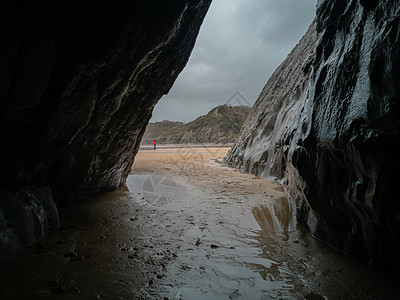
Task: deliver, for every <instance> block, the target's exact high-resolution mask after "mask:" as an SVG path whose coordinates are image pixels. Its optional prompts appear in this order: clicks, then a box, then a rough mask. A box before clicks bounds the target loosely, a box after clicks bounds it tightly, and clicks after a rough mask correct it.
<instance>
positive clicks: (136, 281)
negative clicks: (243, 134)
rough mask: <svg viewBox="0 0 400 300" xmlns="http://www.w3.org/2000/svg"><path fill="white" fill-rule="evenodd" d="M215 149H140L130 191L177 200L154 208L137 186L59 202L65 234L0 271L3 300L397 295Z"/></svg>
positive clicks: (278, 194) (280, 194) (273, 190)
mask: <svg viewBox="0 0 400 300" xmlns="http://www.w3.org/2000/svg"><path fill="white" fill-rule="evenodd" d="M213 151H216V152H214V154H213V153H212V152H211V153H210V152H206V151H204V150H203V151H199V150H197V151H196V150H194V149H192V150H191V151H188V152H181V153H168V152H172V151H171V150H169V151H165V152H166V153H161V151H160V153H159V152H158V153H157V154H154V153H144V154H143V155H142V154H141V153H140V152H139V154H138V157H137V161H136V163H135V166H136V167H135V174H140V175H135V176H136V177H133V178H132V177H131V176H129V178H128V185H129V186H132V184H133V185H134V184H135V183H138V185H139V186H142V187H143V183H145V182H146V180H147V179H148V178H153V179H152V180H153V183H154V184H155V185H154V186H155V187H157V186H158V185H157V183H158V182H161V181H159V180H158V179H160V178H161V179H162V178H164V177H165V176H168V178H172V179H173V180H174V181H175V183H176V188H177V189H178V191H177V193H176V194H175V195H176V196H174V199H173V201H171V202H170V203H169V204H168V205H162V206H154V205H152V203H154V202H153V198H152V197H151V194H150V193H149V194H148V195H146V196H145V195H143V193H142V191H141V190H138V189H136V191H135V192H112V193H108V194H104V195H102V196H101V197H97V198H96V199H93V200H91V201H86V202H79V203H75V204H73V205H69V206H66V207H61V208H60V216H61V220H62V222H61V230H60V231H59V232H56V233H53V234H51V235H50V236H48V237H47V238H46V239H44V240H43V241H42V244H41V245H42V248H44V249H46V251H37V250H36V251H35V250H33V249H32V250H31V251H28V252H25V253H20V254H19V255H18V256H16V257H15V258H14V261H13V262H12V263H2V264H0V298H1V299H21V298H28V299H58V298H60V299H61V298H62V299H102V298H104V299H282V298H285V299H304V298H305V299H321V298H322V297H328V299H379V298H382V299H392V298H395V297H396V296H397V295H398V294H399V292H400V291H399V289H398V286H397V285H396V284H395V283H394V282H393V281H391V280H390V279H388V278H387V277H386V276H385V275H383V274H380V273H378V272H376V271H375V270H373V269H370V268H368V267H366V266H364V265H362V264H360V263H358V262H356V261H354V260H352V259H350V258H349V257H347V256H344V255H342V254H341V253H339V252H336V251H334V250H332V248H330V247H327V246H326V245H325V244H323V243H320V242H319V241H318V240H316V239H314V238H313V237H312V236H311V235H310V234H309V233H308V232H307V231H305V230H303V229H302V228H301V227H296V225H295V223H294V220H293V218H292V215H291V214H288V209H289V203H288V201H287V199H286V197H285V195H286V194H285V192H284V191H283V189H282V187H281V186H280V185H279V184H277V183H275V182H272V181H268V180H264V179H262V178H260V177H256V176H253V175H249V174H242V173H239V172H236V171H234V170H232V169H231V168H227V167H224V166H222V165H221V164H219V163H217V162H216V161H214V160H212V161H210V160H209V158H214V159H215V158H217V157H218V156H220V155H224V153H221V154H219V153H220V152H222V151H221V150H213ZM224 151H225V153H226V151H227V149H225V150H224ZM217 152H218V154H217ZM155 155H157V156H155ZM189 161H190V167H189V164H188V163H189ZM131 179H134V182H131V181H130V180H131ZM228 187H230V188H228ZM143 190H145V191H148V190H149V189H148V188H147V187H146V186H144V187H143ZM156 190H157V189H156ZM138 193H141V194H140V195H138ZM159 195H162V192H160V193H159Z"/></svg>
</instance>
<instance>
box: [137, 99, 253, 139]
mask: <svg viewBox="0 0 400 300" xmlns="http://www.w3.org/2000/svg"><path fill="white" fill-rule="evenodd" d="M250 111H251V108H250V107H248V106H230V105H226V104H225V105H220V106H217V107H215V108H213V109H212V110H210V111H209V112H208V113H207V114H206V115H204V116H200V117H198V118H197V119H196V120H194V121H192V122H189V123H187V124H183V123H181V122H172V121H162V122H156V123H149V125H148V126H147V129H146V133H145V135H144V137H143V140H142V144H151V143H152V142H153V140H154V139H156V140H157V142H158V143H162V144H197V143H233V142H234V141H235V140H236V138H237V136H238V134H239V131H240V128H241V127H242V125H243V123H244V121H245V120H246V119H247V116H248V115H249V114H250Z"/></svg>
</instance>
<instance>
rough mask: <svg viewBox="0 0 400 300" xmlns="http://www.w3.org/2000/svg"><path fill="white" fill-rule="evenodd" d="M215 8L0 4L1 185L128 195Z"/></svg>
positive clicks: (195, 4) (201, 4) (206, 0)
mask: <svg viewBox="0 0 400 300" xmlns="http://www.w3.org/2000/svg"><path fill="white" fill-rule="evenodd" d="M210 2H211V1H210V0H202V1H190V2H189V1H186V0H177V1H173V2H168V3H167V2H165V1H157V0H156V1H147V2H143V1H142V2H140V1H125V0H122V1H116V2H109V1H62V2H58V4H57V5H55V4H54V3H53V2H52V1H31V2H15V1H8V0H2V1H0V7H1V12H0V25H1V30H0V43H1V45H2V47H1V50H0V65H1V69H2V72H1V74H0V105H1V113H0V122H1V123H0V136H1V139H2V143H1V144H0V157H1V165H2V168H1V170H0V180H1V185H2V186H3V187H4V188H5V189H6V190H8V191H12V192H13V191H16V190H19V189H23V188H25V187H26V186H29V185H32V184H34V185H39V186H42V185H49V186H51V188H52V189H53V192H54V193H55V194H75V195H77V194H79V195H80V196H84V195H90V194H93V193H95V192H99V191H107V190H111V189H115V188H118V187H120V186H123V185H124V183H125V178H126V176H127V175H128V174H129V172H130V168H131V165H132V163H133V158H134V156H135V154H136V152H137V150H138V147H139V143H140V140H141V137H142V135H143V133H144V130H145V127H146V125H147V123H148V120H149V119H150V117H151V113H152V110H153V108H154V106H155V104H156V103H157V101H158V100H159V99H160V98H161V96H162V95H164V94H166V93H167V92H168V91H169V89H170V88H171V86H172V84H173V82H174V80H175V79H176V77H177V76H178V74H179V72H180V71H181V70H182V69H183V67H184V66H185V64H186V62H187V60H188V58H189V55H190V53H191V50H192V48H193V45H194V42H195V39H196V36H197V33H198V30H199V28H200V25H201V23H202V20H203V18H204V16H205V14H206V12H207V9H208V6H209V5H210Z"/></svg>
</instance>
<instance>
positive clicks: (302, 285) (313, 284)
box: [247, 197, 396, 299]
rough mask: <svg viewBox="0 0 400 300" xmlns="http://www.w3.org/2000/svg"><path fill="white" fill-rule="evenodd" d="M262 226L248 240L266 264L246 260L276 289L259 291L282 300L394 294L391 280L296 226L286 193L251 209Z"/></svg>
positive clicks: (381, 296)
mask: <svg viewBox="0 0 400 300" xmlns="http://www.w3.org/2000/svg"><path fill="white" fill-rule="evenodd" d="M252 213H253V215H254V218H255V219H256V220H257V223H258V224H259V225H260V227H261V230H260V231H258V234H257V235H255V236H253V238H252V241H248V242H247V244H248V246H249V247H256V248H258V249H260V252H259V256H260V257H262V258H264V259H265V260H266V261H268V262H274V263H268V264H260V263H247V266H248V267H249V268H251V269H253V270H254V271H256V272H258V273H259V274H260V276H261V277H262V278H263V279H264V280H265V282H266V285H268V282H277V281H280V282H281V283H282V285H281V287H280V288H279V290H273V289H268V290H264V291H263V292H262V293H261V295H262V296H263V297H265V296H267V298H272V299H276V298H280V297H283V298H285V299H328V298H329V299H377V298H381V299H395V298H396V290H395V289H393V285H391V284H388V282H391V280H390V279H389V278H387V277H385V276H384V275H382V274H379V273H378V272H377V271H376V270H373V269H370V268H368V267H367V266H365V265H363V264H360V263H358V262H357V261H354V260H352V259H351V258H349V257H347V256H344V255H343V254H341V253H339V252H337V251H335V250H334V249H332V248H331V247H329V246H328V245H326V244H324V243H322V242H320V241H318V240H316V239H314V238H313V237H312V236H311V235H310V234H309V232H308V231H306V230H304V229H303V228H301V227H299V226H296V225H295V223H294V220H293V217H292V214H291V211H290V205H289V203H288V201H287V199H286V198H284V197H283V198H280V199H277V200H276V201H275V202H274V203H268V204H263V205H261V206H259V207H255V208H253V209H252Z"/></svg>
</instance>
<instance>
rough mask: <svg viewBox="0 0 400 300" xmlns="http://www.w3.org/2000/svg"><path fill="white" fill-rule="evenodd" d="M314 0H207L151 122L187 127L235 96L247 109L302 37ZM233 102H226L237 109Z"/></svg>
mask: <svg viewBox="0 0 400 300" xmlns="http://www.w3.org/2000/svg"><path fill="white" fill-rule="evenodd" d="M315 4H316V0H213V2H212V4H211V7H210V9H209V11H208V14H207V16H206V18H205V20H204V22H203V25H202V27H201V30H200V33H199V36H198V38H197V42H196V45H195V47H194V49H193V52H192V55H191V57H190V59H189V62H188V64H187V66H186V68H185V69H184V70H183V71H182V73H181V74H180V75H179V77H178V79H177V80H176V81H175V84H174V86H173V88H172V89H171V90H170V92H169V93H168V95H166V96H164V97H163V98H161V100H160V102H159V103H158V104H157V106H156V108H155V110H154V112H153V118H152V119H151V122H157V121H162V120H171V121H184V122H189V121H192V120H194V119H195V118H197V117H198V116H200V115H204V114H206V113H207V112H208V111H209V110H211V109H212V108H213V107H215V106H217V105H220V104H224V103H226V102H227V101H228V100H229V99H230V98H231V97H232V96H233V95H234V94H235V93H236V92H239V93H240V94H241V95H242V96H243V97H244V98H245V99H246V100H240V102H241V103H243V104H245V102H248V103H250V104H251V105H252V104H253V103H254V102H255V100H256V99H257V96H258V95H259V93H260V92H261V90H262V88H263V87H264V85H265V83H266V82H267V80H268V78H269V77H270V76H271V74H272V72H273V71H274V70H275V69H276V67H277V66H279V64H280V63H281V62H282V61H283V60H284V59H285V57H286V56H287V54H288V53H289V52H290V50H292V49H293V47H294V46H295V45H296V44H297V42H298V41H299V40H300V38H301V37H302V36H303V35H304V33H305V32H306V30H307V28H308V26H309V25H310V24H311V21H312V20H313V18H314V16H315ZM238 99H239V97H238V96H236V97H234V98H233V99H232V101H231V103H230V104H232V105H236V104H238V102H239V101H238Z"/></svg>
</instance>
